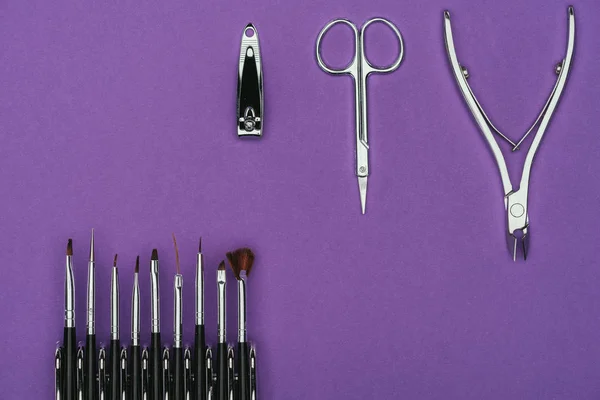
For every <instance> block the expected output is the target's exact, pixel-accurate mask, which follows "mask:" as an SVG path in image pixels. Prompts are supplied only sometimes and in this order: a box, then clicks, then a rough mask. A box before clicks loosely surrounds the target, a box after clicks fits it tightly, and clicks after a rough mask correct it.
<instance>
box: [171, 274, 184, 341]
mask: <svg viewBox="0 0 600 400" xmlns="http://www.w3.org/2000/svg"><path fill="white" fill-rule="evenodd" d="M182 289H183V276H181V275H180V274H176V275H175V282H174V286H173V304H174V307H175V310H174V315H173V347H175V348H177V349H178V348H181V346H182V344H183V304H182V302H183V295H182Z"/></svg>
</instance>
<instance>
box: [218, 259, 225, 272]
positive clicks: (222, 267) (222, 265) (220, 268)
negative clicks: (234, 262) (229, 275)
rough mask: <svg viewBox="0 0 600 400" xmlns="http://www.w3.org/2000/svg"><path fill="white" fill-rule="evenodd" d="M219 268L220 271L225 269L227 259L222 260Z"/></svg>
mask: <svg viewBox="0 0 600 400" xmlns="http://www.w3.org/2000/svg"><path fill="white" fill-rule="evenodd" d="M218 270H219V271H225V261H221V262H220V263H219V268H218Z"/></svg>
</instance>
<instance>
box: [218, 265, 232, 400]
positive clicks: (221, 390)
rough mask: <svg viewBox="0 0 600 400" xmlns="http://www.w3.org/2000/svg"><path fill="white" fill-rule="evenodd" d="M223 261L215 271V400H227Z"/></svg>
mask: <svg viewBox="0 0 600 400" xmlns="http://www.w3.org/2000/svg"><path fill="white" fill-rule="evenodd" d="M226 283H227V282H226V277H225V261H221V263H220V264H219V269H218V270H217V287H218V303H217V307H218V310H217V311H218V325H217V337H218V344H217V380H216V393H215V395H216V396H215V398H216V400H229V399H228V397H229V393H228V392H229V382H228V380H229V379H228V368H227V355H228V354H227V353H228V351H227V334H226V329H225V324H226V321H227V320H226V318H225V316H226V315H225V312H226V310H225V308H226V303H225V301H226V298H225V285H226Z"/></svg>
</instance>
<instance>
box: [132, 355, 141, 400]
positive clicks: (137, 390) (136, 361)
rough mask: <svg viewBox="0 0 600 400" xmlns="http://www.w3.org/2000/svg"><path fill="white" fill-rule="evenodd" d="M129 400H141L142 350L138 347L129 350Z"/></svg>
mask: <svg viewBox="0 0 600 400" xmlns="http://www.w3.org/2000/svg"><path fill="white" fill-rule="evenodd" d="M129 359H130V360H129V368H130V371H131V372H130V377H129V380H130V384H129V400H142V349H141V348H140V346H131V347H130V348H129Z"/></svg>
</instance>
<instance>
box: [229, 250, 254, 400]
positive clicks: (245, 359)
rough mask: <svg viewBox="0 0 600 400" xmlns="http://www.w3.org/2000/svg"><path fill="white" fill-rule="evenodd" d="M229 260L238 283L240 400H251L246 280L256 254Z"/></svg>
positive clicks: (239, 254)
mask: <svg viewBox="0 0 600 400" xmlns="http://www.w3.org/2000/svg"><path fill="white" fill-rule="evenodd" d="M227 260H229V265H230V266H231V269H232V270H233V275H234V276H235V277H236V279H237V282H238V285H237V287H238V348H237V357H236V361H237V372H238V382H237V394H238V397H237V398H238V400H250V359H249V357H250V348H249V346H248V341H247V338H246V279H247V278H248V277H249V276H250V271H251V270H252V265H253V264H254V253H253V252H252V250H250V249H248V248H243V249H238V250H235V251H234V252H230V253H227Z"/></svg>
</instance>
